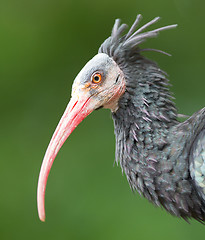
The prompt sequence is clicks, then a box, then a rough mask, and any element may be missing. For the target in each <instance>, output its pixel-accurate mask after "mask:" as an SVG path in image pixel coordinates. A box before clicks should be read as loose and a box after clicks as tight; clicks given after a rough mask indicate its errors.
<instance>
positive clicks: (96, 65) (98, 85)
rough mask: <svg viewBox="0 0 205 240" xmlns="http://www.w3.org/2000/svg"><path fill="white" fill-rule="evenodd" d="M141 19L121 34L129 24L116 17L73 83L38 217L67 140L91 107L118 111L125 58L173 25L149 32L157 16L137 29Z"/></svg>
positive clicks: (47, 164) (48, 161) (42, 182)
mask: <svg viewBox="0 0 205 240" xmlns="http://www.w3.org/2000/svg"><path fill="white" fill-rule="evenodd" d="M140 19H141V15H138V16H137V18H136V21H135V22H134V24H133V25H132V27H131V28H130V30H129V31H128V33H127V34H126V35H124V36H122V37H121V34H122V32H123V31H124V30H125V29H126V28H127V25H126V24H122V25H120V21H119V19H117V20H116V21H115V24H114V27H113V30H112V34H111V36H110V37H109V38H108V39H106V40H105V42H104V43H103V44H102V45H101V47H100V49H99V52H98V54H97V55H96V56H94V57H93V58H92V59H91V60H90V61H89V62H88V63H87V64H86V65H85V66H84V67H83V69H82V70H81V71H80V72H79V74H78V75H77V77H76V78H75V80H74V82H73V86H72V94H71V99H70V102H69V103H68V105H67V107H66V110H65V112H64V114H63V116H62V118H61V120H60V122H59V124H58V126H57V128H56V130H55V132H54V134H53V137H52V139H51V141H50V143H49V146H48V148H47V151H46V153H45V156H44V159H43V163H42V166H41V171H40V175H39V181H38V193H37V203H38V213H39V218H40V219H41V220H42V221H45V206H44V198H45V189H46V183H47V178H48V175H49V172H50V169H51V166H52V164H53V161H54V159H55V157H56V155H57V153H58V151H59V150H60V148H61V147H62V145H63V143H64V142H65V140H66V139H67V138H68V136H69V135H70V134H71V133H72V131H73V130H74V129H75V128H76V127H77V125H78V124H79V123H80V122H81V121H82V120H83V119H84V118H85V117H86V116H88V115H89V114H90V113H91V112H92V111H94V110H95V109H99V108H101V107H104V108H109V109H111V111H112V112H116V111H117V110H118V108H119V99H120V97H121V96H122V95H123V94H124V92H125V91H126V80H127V74H129V72H127V71H126V70H125V68H126V65H127V63H126V59H128V58H129V59H132V61H134V60H136V58H132V57H133V56H138V55H139V51H140V49H139V48H138V45H139V44H140V43H142V42H144V41H145V40H146V39H147V38H149V37H154V36H156V35H157V34H158V32H159V31H162V30H165V29H169V28H173V27H175V26H176V25H170V26H166V27H163V28H159V29H156V30H153V31H149V32H146V33H141V32H142V31H143V30H144V29H145V28H146V27H148V26H150V25H151V24H153V23H155V22H156V21H158V20H159V18H158V17H157V18H155V19H153V20H152V21H150V22H149V23H147V24H146V25H144V26H142V27H141V28H139V29H138V30H137V31H136V32H135V28H136V26H137V25H138V23H139V20H140Z"/></svg>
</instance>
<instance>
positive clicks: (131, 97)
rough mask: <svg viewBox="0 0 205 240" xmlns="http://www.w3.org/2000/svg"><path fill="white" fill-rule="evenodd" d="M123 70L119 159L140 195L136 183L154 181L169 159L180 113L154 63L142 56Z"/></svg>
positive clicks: (117, 116)
mask: <svg viewBox="0 0 205 240" xmlns="http://www.w3.org/2000/svg"><path fill="white" fill-rule="evenodd" d="M128 65H129V69H128V68H126V66H128ZM123 67H124V69H122V70H123V73H124V74H125V79H126V91H125V93H124V94H123V95H122V96H121V98H120V99H119V109H118V110H117V111H116V112H115V113H113V114H112V117H113V120H114V128H115V136H116V154H115V155H116V162H117V163H118V162H120V165H121V167H122V169H123V170H124V171H125V174H126V176H127V178H128V182H129V183H130V186H131V187H132V188H135V189H136V188H137V189H138V191H139V192H140V191H141V190H140V182H139V183H136V181H142V179H143V178H146V176H147V177H149V179H153V178H154V176H155V174H156V168H157V163H158V162H159V161H160V159H161V158H162V157H165V158H166V156H164V155H163V154H164V153H163V149H164V148H165V147H166V146H167V144H168V140H167V136H168V134H169V131H170V128H171V127H172V126H174V125H175V124H177V123H178V122H177V111H176V107H175V104H174V103H173V101H172V100H171V97H172V96H171V94H170V92H169V88H168V86H169V83H168V80H167V78H166V74H165V73H164V72H163V71H162V70H160V69H159V67H158V66H157V65H156V64H155V63H154V62H152V61H150V60H147V59H145V58H143V57H141V56H139V57H138V58H137V59H134V61H132V59H131V60H130V63H129V64H126V65H125V66H123V65H122V66H121V68H123ZM148 175H149V176H148ZM136 176H137V178H136ZM140 176H141V177H140ZM132 178H133V179H132ZM136 186H137V187H136ZM141 192H142V191H141ZM143 194H144V192H143ZM147 198H148V197H147Z"/></svg>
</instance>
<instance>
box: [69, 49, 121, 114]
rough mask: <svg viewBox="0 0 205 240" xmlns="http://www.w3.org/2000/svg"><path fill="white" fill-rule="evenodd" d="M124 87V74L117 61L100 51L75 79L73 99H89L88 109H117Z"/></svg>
mask: <svg viewBox="0 0 205 240" xmlns="http://www.w3.org/2000/svg"><path fill="white" fill-rule="evenodd" d="M124 89H125V81H124V75H123V73H122V71H121V70H120V68H119V67H118V65H117V64H116V62H115V61H114V60H113V59H112V58H110V57H109V56H108V55H107V54H104V53H99V54H97V55H96V56H95V57H93V58H92V59H91V60H90V61H89V62H88V63H87V64H86V65H85V66H84V67H83V69H82V70H81V71H80V72H79V74H78V75H77V77H76V79H75V80H74V82H73V86H72V99H75V100H74V101H78V100H79V101H81V100H82V101H84V102H85V101H88V102H89V104H88V106H87V110H88V109H90V110H91V111H93V110H95V109H97V108H100V107H104V108H110V109H111V110H112V111H116V110H117V108H118V100H119V97H120V96H121V95H122V94H123V93H124ZM72 101H73V100H72Z"/></svg>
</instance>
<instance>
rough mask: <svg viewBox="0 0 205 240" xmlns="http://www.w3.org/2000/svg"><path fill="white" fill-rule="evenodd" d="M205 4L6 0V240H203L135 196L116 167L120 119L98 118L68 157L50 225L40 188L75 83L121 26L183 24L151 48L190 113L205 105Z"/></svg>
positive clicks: (0, 154)
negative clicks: (42, 217) (42, 216)
mask: <svg viewBox="0 0 205 240" xmlns="http://www.w3.org/2000/svg"><path fill="white" fill-rule="evenodd" d="M204 11H205V1H203V0H169V1H168V0H155V1H153V0H138V1H137V0H126V1H125V0H103V1H97V0H95V1H94V0H86V1H84V0H75V1H74V0H18V1H17V0H0V48H1V50H0V109H1V115H0V159H1V160H0V239H2V240H4V239H22V240H23V239H39V240H40V239H49V240H52V239H74V240H75V239H76V240H78V239H89V240H91V239H99V240H101V239H139V240H141V239H157V240H161V239H167V240H168V239H175V240H179V239H180V240H182V239H186V240H188V239H203V238H204V236H205V226H203V225H202V224H200V223H198V222H196V221H191V224H188V223H186V222H185V221H183V220H180V219H176V218H174V217H172V216H170V215H169V214H167V213H166V212H165V211H164V210H161V209H159V208H155V207H153V206H152V204H150V203H148V201H147V200H145V199H142V198H141V197H140V196H139V195H138V194H133V193H132V192H131V190H130V189H129V186H128V183H127V180H126V177H125V176H122V174H121V169H120V168H119V167H116V166H115V167H113V162H114V149H115V139H114V134H113V123H112V119H111V114H110V111H108V110H100V111H96V112H94V113H93V114H92V115H90V116H89V117H88V118H87V119H86V120H84V122H83V123H81V124H80V126H79V127H78V128H77V129H76V130H75V131H74V132H73V134H72V135H71V136H70V138H69V140H67V142H66V143H65V145H64V146H63V148H62V149H61V151H60V153H59V155H58V157H57V159H56V161H55V163H54V166H53V168H52V171H51V174H50V176H49V179H48V186H47V191H46V213H47V219H46V222H45V223H42V222H40V221H39V219H38V215H37V207H36V188H37V180H38V174H39V170H40V166H41V162H42V158H43V155H44V153H45V150H46V147H47V145H48V143H49V141H50V138H51V136H52V133H53V131H54V129H55V127H56V125H57V123H58V121H59V119H60V117H61V115H62V113H63V111H64V109H65V107H66V105H67V102H68V100H69V98H70V90H71V85H72V81H73V79H74V78H75V76H76V74H77V73H78V72H79V70H80V69H81V68H82V67H83V66H84V64H85V63H86V62H87V61H88V60H89V59H90V58H91V57H92V56H94V55H95V54H96V53H97V50H98V47H99V46H100V44H101V43H102V42H103V41H104V39H105V38H106V37H108V36H109V34H110V32H111V28H112V26H113V23H114V20H115V18H118V17H120V18H121V19H122V20H123V22H126V23H128V24H129V25H131V24H132V22H133V21H134V19H135V17H136V14H137V13H141V14H143V17H144V18H143V23H145V22H146V21H149V20H151V19H152V18H154V17H155V16H161V17H162V20H161V21H160V22H159V23H157V24H156V25H155V26H153V27H160V26H164V25H166V24H174V23H178V24H179V26H178V28H177V29H175V30H169V31H166V32H163V33H161V34H160V35H159V37H158V38H157V39H150V40H149V41H147V42H146V43H145V44H144V46H146V47H151V48H158V49H162V50H165V51H167V52H169V53H171V54H172V57H167V56H164V55H161V54H159V53H146V56H147V57H149V58H151V59H153V60H155V61H157V62H158V63H159V65H160V66H161V68H162V69H163V70H165V71H167V72H168V73H169V78H170V80H171V83H172V84H173V87H172V91H173V92H174V93H175V97H176V103H177V106H178V109H179V112H180V113H183V114H192V113H193V112H195V111H197V110H199V109H200V108H202V107H204V103H205V101H204V100H205V97H204V89H205V77H204V74H205V47H204V42H205V28H204V19H205V16H204Z"/></svg>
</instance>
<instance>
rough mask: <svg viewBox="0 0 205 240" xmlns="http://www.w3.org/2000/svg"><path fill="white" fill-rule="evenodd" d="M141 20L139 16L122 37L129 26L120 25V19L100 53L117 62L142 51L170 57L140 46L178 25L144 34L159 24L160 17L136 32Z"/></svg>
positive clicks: (139, 15) (116, 21)
mask: <svg viewBox="0 0 205 240" xmlns="http://www.w3.org/2000/svg"><path fill="white" fill-rule="evenodd" d="M141 19H142V15H141V14H138V15H137V17H136V20H135V21H134V23H133V25H132V26H131V28H130V29H129V31H128V33H127V34H125V35H122V33H123V32H124V31H125V30H126V29H127V27H128V25H127V24H121V25H120V19H116V20H115V24H114V26H113V29H112V33H111V36H110V37H109V38H107V39H106V40H105V41H104V42H103V44H102V45H101V46H100V48H99V50H98V52H99V53H106V54H107V55H108V56H110V57H112V58H113V59H114V60H115V61H118V60H119V61H120V58H121V57H123V55H127V54H128V55H129V56H130V55H133V54H136V53H137V52H138V53H139V52H142V51H155V52H160V53H163V54H166V55H169V54H167V53H165V52H163V51H161V50H157V49H151V48H146V49H140V48H139V45H140V44H141V43H143V42H145V41H146V40H147V38H153V37H156V36H157V35H158V34H159V32H161V31H164V30H167V29H172V28H175V27H177V24H173V25H168V26H165V27H161V28H157V29H154V30H151V31H148V32H144V30H145V29H146V28H148V27H149V26H151V25H152V24H154V23H156V22H158V21H159V19H160V17H155V18H154V19H153V20H151V21H150V22H148V23H146V24H145V25H143V26H142V27H140V28H138V29H137V30H136V28H137V26H138V25H139V23H140V20H141Z"/></svg>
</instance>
